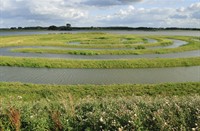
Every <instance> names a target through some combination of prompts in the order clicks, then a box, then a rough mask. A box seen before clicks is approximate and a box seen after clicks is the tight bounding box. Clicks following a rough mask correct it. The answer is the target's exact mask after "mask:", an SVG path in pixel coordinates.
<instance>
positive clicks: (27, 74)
mask: <svg viewBox="0 0 200 131" xmlns="http://www.w3.org/2000/svg"><path fill="white" fill-rule="evenodd" d="M145 39H147V41H148V43H156V42H157V40H154V39H150V38H145ZM172 41H173V44H172V45H169V46H157V47H146V48H147V49H152V50H153V49H155V48H177V47H180V46H183V45H185V44H187V42H185V41H181V40H174V39H173V40H172ZM66 44H69V45H76V47H78V46H79V45H81V44H80V42H78V43H77V42H75V43H66ZM140 44H141V45H144V43H140ZM72 47H73V46H72ZM20 48H38V49H57V50H102V49H98V48H66V47H58V46H57V47H53V46H18V47H4V48H0V56H14V57H44V58H63V59H91V60H94V59H132V58H184V57H200V53H199V52H200V51H199V50H194V51H185V52H178V53H168V54H142V55H70V54H50V53H44V54H42V53H21V52H12V50H13V49H20ZM133 49H134V48H115V49H114V48H113V49H107V50H133ZM103 50H106V49H103ZM199 68H200V66H195V67H176V68H151V69H46V68H24V67H0V81H8V82H9V81H19V82H25V83H39V84H123V83H132V84H136V83H137V84H144V83H147V84H149V83H163V82H186V81H199V79H200V78H199V77H200V76H199Z"/></svg>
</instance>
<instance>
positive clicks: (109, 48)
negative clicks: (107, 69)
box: [0, 32, 200, 55]
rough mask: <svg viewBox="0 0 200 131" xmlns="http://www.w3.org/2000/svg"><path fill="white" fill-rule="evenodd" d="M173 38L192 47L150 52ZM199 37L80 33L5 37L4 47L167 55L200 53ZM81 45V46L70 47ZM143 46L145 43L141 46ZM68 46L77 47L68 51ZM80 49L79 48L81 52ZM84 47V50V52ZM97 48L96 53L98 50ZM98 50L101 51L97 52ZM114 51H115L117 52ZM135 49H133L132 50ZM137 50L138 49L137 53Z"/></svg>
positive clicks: (69, 52)
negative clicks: (188, 52)
mask: <svg viewBox="0 0 200 131" xmlns="http://www.w3.org/2000/svg"><path fill="white" fill-rule="evenodd" d="M147 38H151V39H155V40H157V42H155V43H148V40H147ZM170 39H179V40H184V41H187V42H188V44H186V45H184V46H181V47H178V48H172V49H171V48H170V49H168V48H161V49H149V48H148V47H154V46H168V45H171V44H173V43H172V40H170ZM196 39H198V38H197V37H185V36H184V37H183V36H181V37H180V36H170V37H169V36H159V37H158V36H138V35H119V34H106V33H98V32H96V33H94V32H92V33H79V34H49V35H31V36H2V37H0V40H1V43H0V47H8V46H19V48H17V49H13V50H12V51H14V52H24V53H28V52H34V53H56V54H73V55H99V54H109V55H114V54H115V55H116V54H117V55H123V54H163V53H172V52H173V53H174V52H183V51H190V50H199V49H200V44H199V41H196ZM73 42H80V44H70V43H73ZM141 43H143V44H141ZM20 46H36V47H37V46H56V47H66V48H63V49H62V50H61V49H53V48H52V49H49V48H46V49H45V48H39V47H37V48H34V47H33V48H31V47H28V48H20ZM67 47H70V48H74V49H68V48H67ZM77 48H78V49H77ZM80 48H84V50H83V49H80ZM94 49H95V50H94ZM97 49H98V50H97ZM113 49H114V50H113ZM132 49H133V50H132ZM134 49H136V50H134Z"/></svg>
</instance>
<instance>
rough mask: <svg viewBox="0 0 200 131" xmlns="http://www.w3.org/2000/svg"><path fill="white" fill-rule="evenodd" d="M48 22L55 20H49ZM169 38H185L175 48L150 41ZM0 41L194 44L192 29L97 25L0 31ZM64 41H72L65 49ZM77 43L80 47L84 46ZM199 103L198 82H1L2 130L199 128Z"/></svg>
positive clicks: (3, 60) (132, 63)
mask: <svg viewBox="0 0 200 131" xmlns="http://www.w3.org/2000/svg"><path fill="white" fill-rule="evenodd" d="M66 27H67V26H66ZM66 27H64V28H63V29H65V28H66ZM38 28H39V27H38ZM20 29H22V28H20ZM51 29H56V30H57V29H59V28H58V27H55V26H51ZM68 29H73V27H71V26H70V25H68ZM14 30H15V29H14ZM148 39H155V40H156V41H157V42H155V43H149V42H148ZM170 39H178V40H183V41H186V42H188V44H186V45H183V46H181V47H178V48H173V49H149V47H154V46H168V45H171V44H172V41H171V40H170ZM0 41H1V42H0V48H1V47H11V46H48V47H49V46H51V47H63V49H59V50H56V49H39V48H38V49H34V48H27V49H26V48H24V49H20V48H19V49H15V50H13V51H18V52H37V53H68V54H76V55H98V54H121V55H122V54H152V53H157V54H161V53H169V52H181V51H188V50H199V49H200V44H199V38H198V37H186V36H159V37H158V36H139V35H117V34H106V33H99V32H96V33H79V34H48V35H31V36H0ZM71 42H80V44H76V45H75V44H70V43H71ZM64 47H70V48H74V49H71V50H67V48H66V49H64ZM76 48H84V50H83V49H82V50H81V49H80V50H77V49H76ZM85 48H88V49H85ZM92 48H95V50H92ZM101 48H102V49H101ZM113 48H115V50H114V49H113ZM118 48H119V49H118ZM127 48H129V50H128V49H127ZM131 48H133V49H135V50H131ZM97 49H98V50H97ZM0 66H18V67H35V68H162V67H179V66H200V57H191V58H153V59H124V60H67V59H50V58H23V57H9V56H0ZM199 109H200V82H186V83H163V84H144V85H140V84H122V85H117V84H116V85H37V84H23V83H12V82H10V83H7V82H0V131H1V130H2V131H4V130H5V131H7V130H16V131H20V130H21V131H27V130H42V131H43V130H52V131H63V130H67V131H68V130H69V131H77V130H78V131H79V130H81V131H93V130H97V131H98V130H118V131H123V130H138V131H143V130H150V131H152V130H155V131H157V130H161V131H168V130H177V131H178V130H194V131H197V130H199V128H200V125H199V123H200V119H199V118H200V116H199V114H200V110H199Z"/></svg>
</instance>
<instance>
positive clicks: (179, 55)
mask: <svg viewBox="0 0 200 131" xmlns="http://www.w3.org/2000/svg"><path fill="white" fill-rule="evenodd" d="M173 42H174V43H173V44H172V45H170V46H160V47H151V48H176V47H179V46H182V45H185V44H187V42H185V41H181V40H173ZM18 48H47V49H62V50H64V49H67V50H100V49H86V48H64V47H47V46H21V47H20V46H18V47H4V48H0V55H1V56H15V57H44V58H62V59H132V58H186V57H198V56H200V51H199V50H194V51H185V52H178V53H168V54H142V55H92V56H90V55H70V54H50V53H44V54H42V53H20V52H12V51H11V50H12V49H18ZM114 50H116V49H114Z"/></svg>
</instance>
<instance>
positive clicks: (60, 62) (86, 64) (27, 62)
mask: <svg viewBox="0 0 200 131" xmlns="http://www.w3.org/2000/svg"><path fill="white" fill-rule="evenodd" d="M199 65H200V57H190V58H153V59H127V60H126V59H125V60H65V59H47V58H21V57H20V58H19V57H7V56H0V66H17V67H35V68H44V67H46V68H108V69H109V68H163V67H180V66H199Z"/></svg>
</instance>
